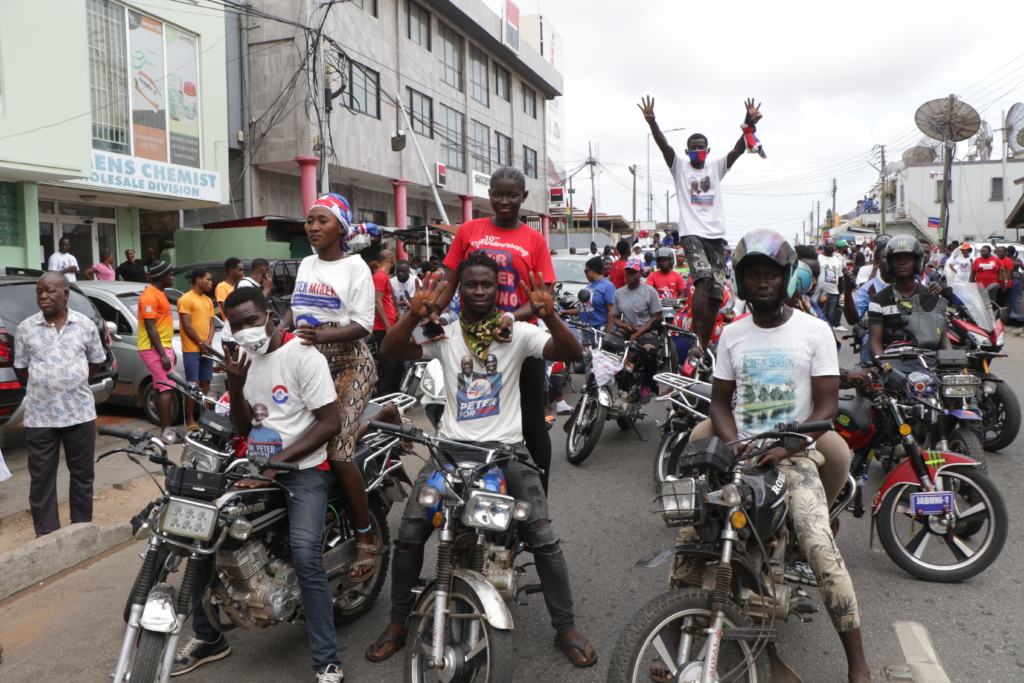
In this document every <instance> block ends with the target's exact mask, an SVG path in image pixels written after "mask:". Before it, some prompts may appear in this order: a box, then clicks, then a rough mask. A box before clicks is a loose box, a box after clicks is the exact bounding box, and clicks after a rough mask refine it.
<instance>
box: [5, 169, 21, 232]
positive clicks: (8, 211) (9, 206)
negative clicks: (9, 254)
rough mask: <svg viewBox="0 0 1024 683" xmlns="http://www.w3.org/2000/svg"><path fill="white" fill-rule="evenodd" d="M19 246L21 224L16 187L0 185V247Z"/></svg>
mask: <svg viewBox="0 0 1024 683" xmlns="http://www.w3.org/2000/svg"><path fill="white" fill-rule="evenodd" d="M20 246H21V223H20V221H19V220H18V186H17V185H15V184H14V183H0V247H20Z"/></svg>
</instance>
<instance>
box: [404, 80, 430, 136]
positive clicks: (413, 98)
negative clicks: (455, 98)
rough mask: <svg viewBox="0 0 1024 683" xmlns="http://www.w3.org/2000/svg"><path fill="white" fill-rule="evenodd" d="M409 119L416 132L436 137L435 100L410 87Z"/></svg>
mask: <svg viewBox="0 0 1024 683" xmlns="http://www.w3.org/2000/svg"><path fill="white" fill-rule="evenodd" d="M409 119H410V120H411V121H412V130H413V132H414V133H419V134H420V135H425V136H427V137H428V138H432V137H434V100H432V99H430V98H429V97H427V96H426V95H424V94H423V93H421V92H417V91H415V90H413V89H412V88H409Z"/></svg>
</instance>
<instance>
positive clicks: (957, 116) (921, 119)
mask: <svg viewBox="0 0 1024 683" xmlns="http://www.w3.org/2000/svg"><path fill="white" fill-rule="evenodd" d="M914 123H916V124H917V127H918V128H919V129H920V131H921V132H922V133H924V134H925V135H927V136H928V137H930V138H932V139H933V140H940V141H943V142H960V141H961V140H966V139H967V138H969V137H972V136H973V135H974V134H975V133H977V132H978V129H979V128H981V116H979V115H978V112H977V111H975V110H974V107H972V106H971V105H969V104H967V103H966V102H961V101H960V100H957V99H954V100H953V107H952V111H950V107H949V99H948V98H945V97H943V98H941V99H938V100H931V101H930V102H925V103H924V104H922V105H921V106H920V107H919V108H918V110H917V112H916V113H915V114H914Z"/></svg>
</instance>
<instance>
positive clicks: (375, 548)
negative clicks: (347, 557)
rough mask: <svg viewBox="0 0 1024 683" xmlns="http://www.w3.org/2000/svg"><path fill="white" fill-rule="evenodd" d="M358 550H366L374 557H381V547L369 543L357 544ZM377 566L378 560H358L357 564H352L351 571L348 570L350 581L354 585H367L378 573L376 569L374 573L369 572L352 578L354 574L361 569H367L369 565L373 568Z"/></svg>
mask: <svg viewBox="0 0 1024 683" xmlns="http://www.w3.org/2000/svg"><path fill="white" fill-rule="evenodd" d="M356 549H357V550H365V551H366V552H368V553H371V554H373V555H379V554H380V545H369V544H367V543H356ZM376 564H377V560H376V559H374V558H367V559H365V560H356V561H355V562H353V563H352V566H351V567H349V570H348V580H349V581H351V582H352V583H366V582H367V581H369V580H370V578H371V577H372V576H373V575H374V573H375V572H376V569H374V571H371V572H367V573H365V574H363V575H362V576H355V577H354V576H352V572H354V571H355V570H357V569H359V568H360V567H365V566H367V565H369V566H371V567H372V566H375V565H376Z"/></svg>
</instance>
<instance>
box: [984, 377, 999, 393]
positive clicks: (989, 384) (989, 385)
mask: <svg viewBox="0 0 1024 683" xmlns="http://www.w3.org/2000/svg"><path fill="white" fill-rule="evenodd" d="M982 388H984V390H985V393H986V394H990V395H991V394H994V393H996V389H997V388H998V387H996V383H995V382H993V381H992V380H987V381H985V382H984V383H982Z"/></svg>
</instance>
